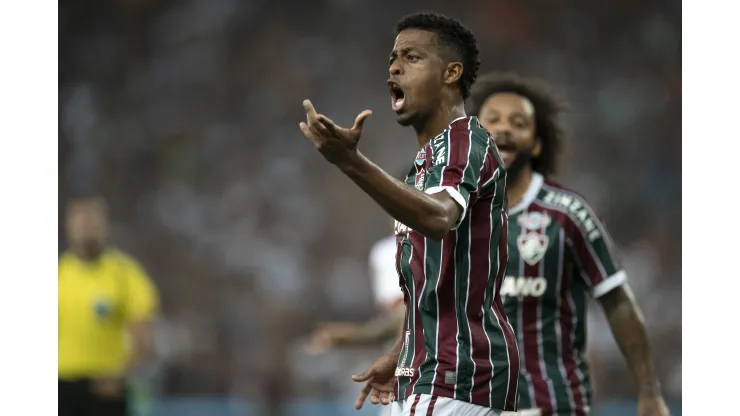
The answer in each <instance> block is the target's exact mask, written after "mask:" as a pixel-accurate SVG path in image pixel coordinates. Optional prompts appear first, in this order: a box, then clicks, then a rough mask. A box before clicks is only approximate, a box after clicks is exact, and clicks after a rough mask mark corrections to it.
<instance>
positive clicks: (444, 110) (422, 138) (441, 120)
mask: <svg viewBox="0 0 740 416" xmlns="http://www.w3.org/2000/svg"><path fill="white" fill-rule="evenodd" d="M460 117H465V104H464V103H463V102H460V103H459V104H457V105H453V106H442V107H441V108H440V109H438V110H437V112H436V113H435V114H434V115H433V116H432V117H430V118H429V119H427V120H426V121H425V122H424V123H420V124H419V125H415V126H414V130H416V142H417V143H418V144H419V149H421V148H422V147H424V145H425V144H427V142H429V140H432V139H433V138H435V137H437V136H438V135H439V134H440V133H442V131H443V130H444V129H446V128H447V126H449V125H450V124H451V123H452V122H453V121H454V120H456V119H458V118H460Z"/></svg>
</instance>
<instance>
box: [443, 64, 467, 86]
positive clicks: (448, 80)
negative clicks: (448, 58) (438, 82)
mask: <svg viewBox="0 0 740 416" xmlns="http://www.w3.org/2000/svg"><path fill="white" fill-rule="evenodd" d="M462 74H463V66H462V63H460V62H450V63H448V64H447V69H446V70H445V73H444V81H445V84H447V85H451V84H454V83H456V82H457V81H458V80H459V79H460V77H461V76H462Z"/></svg>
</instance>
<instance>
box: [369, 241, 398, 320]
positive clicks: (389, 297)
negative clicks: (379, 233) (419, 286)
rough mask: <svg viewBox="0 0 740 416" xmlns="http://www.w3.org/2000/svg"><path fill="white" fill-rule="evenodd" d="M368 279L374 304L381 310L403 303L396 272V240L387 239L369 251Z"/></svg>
mask: <svg viewBox="0 0 740 416" xmlns="http://www.w3.org/2000/svg"><path fill="white" fill-rule="evenodd" d="M369 261H370V278H371V281H372V288H373V293H374V294H375V302H376V304H377V305H378V307H380V308H381V309H390V308H392V307H394V306H396V305H397V304H398V303H400V302H403V292H402V291H401V288H400V284H399V278H398V272H397V271H396V239H395V237H388V238H385V239H383V240H380V241H379V242H377V243H376V244H375V245H374V246H373V248H372V249H371V250H370V258H369Z"/></svg>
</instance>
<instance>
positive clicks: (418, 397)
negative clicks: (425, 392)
mask: <svg viewBox="0 0 740 416" xmlns="http://www.w3.org/2000/svg"><path fill="white" fill-rule="evenodd" d="M420 399H421V394H417V395H416V398H414V404H412V405H411V413H410V414H409V416H414V415H415V414H416V406H418V405H419V400H420Z"/></svg>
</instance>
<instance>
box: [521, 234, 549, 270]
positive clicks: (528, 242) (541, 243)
mask: <svg viewBox="0 0 740 416" xmlns="http://www.w3.org/2000/svg"><path fill="white" fill-rule="evenodd" d="M549 244H550V238H548V237H547V236H546V235H544V234H540V233H537V232H534V231H532V232H529V233H527V234H523V235H520V236H519V237H517V238H516V245H517V247H518V248H519V255H520V256H521V258H522V260H524V261H525V262H526V263H527V264H529V265H530V266H534V265H535V264H537V263H539V262H540V260H542V258H543V257H545V253H546V252H547V246H548V245H549Z"/></svg>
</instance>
